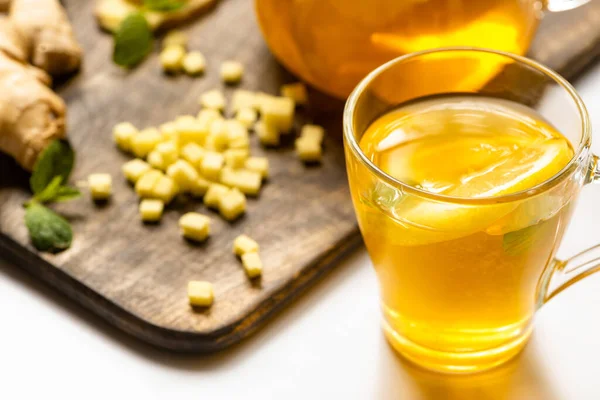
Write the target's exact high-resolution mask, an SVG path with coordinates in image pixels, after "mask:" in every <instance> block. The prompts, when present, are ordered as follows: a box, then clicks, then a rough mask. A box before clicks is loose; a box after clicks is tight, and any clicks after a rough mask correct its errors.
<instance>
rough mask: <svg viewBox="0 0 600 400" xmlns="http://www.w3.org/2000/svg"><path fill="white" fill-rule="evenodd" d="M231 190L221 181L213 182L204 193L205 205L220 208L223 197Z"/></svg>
mask: <svg viewBox="0 0 600 400" xmlns="http://www.w3.org/2000/svg"><path fill="white" fill-rule="evenodd" d="M227 192H229V188H228V187H227V186H224V185H221V184H219V183H211V184H210V186H209V187H208V190H207V191H206V194H205V195H204V205H205V206H207V207H211V208H218V207H219V202H220V200H221V197H222V196H223V195H225V194H226V193H227Z"/></svg>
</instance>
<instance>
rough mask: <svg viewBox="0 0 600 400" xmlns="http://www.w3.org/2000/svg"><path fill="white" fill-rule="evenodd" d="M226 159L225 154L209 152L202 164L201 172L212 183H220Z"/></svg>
mask: <svg viewBox="0 0 600 400" xmlns="http://www.w3.org/2000/svg"><path fill="white" fill-rule="evenodd" d="M224 162H225V158H224V157H223V154H221V153H217V152H214V151H207V152H206V154H205V155H204V158H203V159H202V163H201V164H200V172H201V173H202V175H203V176H204V177H205V178H207V179H210V180H211V181H218V180H219V175H220V174H221V169H222V168H223V163H224Z"/></svg>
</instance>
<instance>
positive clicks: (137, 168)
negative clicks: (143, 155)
mask: <svg viewBox="0 0 600 400" xmlns="http://www.w3.org/2000/svg"><path fill="white" fill-rule="evenodd" d="M151 169H152V167H151V166H150V165H149V164H148V163H147V162H146V161H144V160H140V159H139V158H135V159H133V160H131V161H127V162H126V163H125V164H123V167H122V171H123V175H125V178H127V180H128V181H129V182H132V183H136V182H137V181H138V179H140V177H141V176H142V175H144V174H145V173H146V172H148V171H150V170H151Z"/></svg>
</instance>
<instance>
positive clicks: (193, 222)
mask: <svg viewBox="0 0 600 400" xmlns="http://www.w3.org/2000/svg"><path fill="white" fill-rule="evenodd" d="M179 229H180V230H181V234H182V235H183V237H185V238H187V239H190V240H195V241H197V242H202V241H204V240H206V238H208V236H209V235H210V218H208V217H207V216H206V215H202V214H199V213H195V212H189V213H186V214H183V215H182V216H181V218H179Z"/></svg>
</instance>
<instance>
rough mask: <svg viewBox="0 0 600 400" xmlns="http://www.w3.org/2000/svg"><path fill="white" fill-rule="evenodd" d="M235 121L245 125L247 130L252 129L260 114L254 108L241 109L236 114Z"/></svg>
mask: <svg viewBox="0 0 600 400" xmlns="http://www.w3.org/2000/svg"><path fill="white" fill-rule="evenodd" d="M235 119H236V121H239V122H240V123H241V124H242V125H244V126H245V127H246V129H250V128H252V125H254V123H255V122H256V120H257V119H258V113H257V112H256V110H255V109H253V108H248V107H244V108H240V109H239V110H238V111H237V112H236V114H235Z"/></svg>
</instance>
